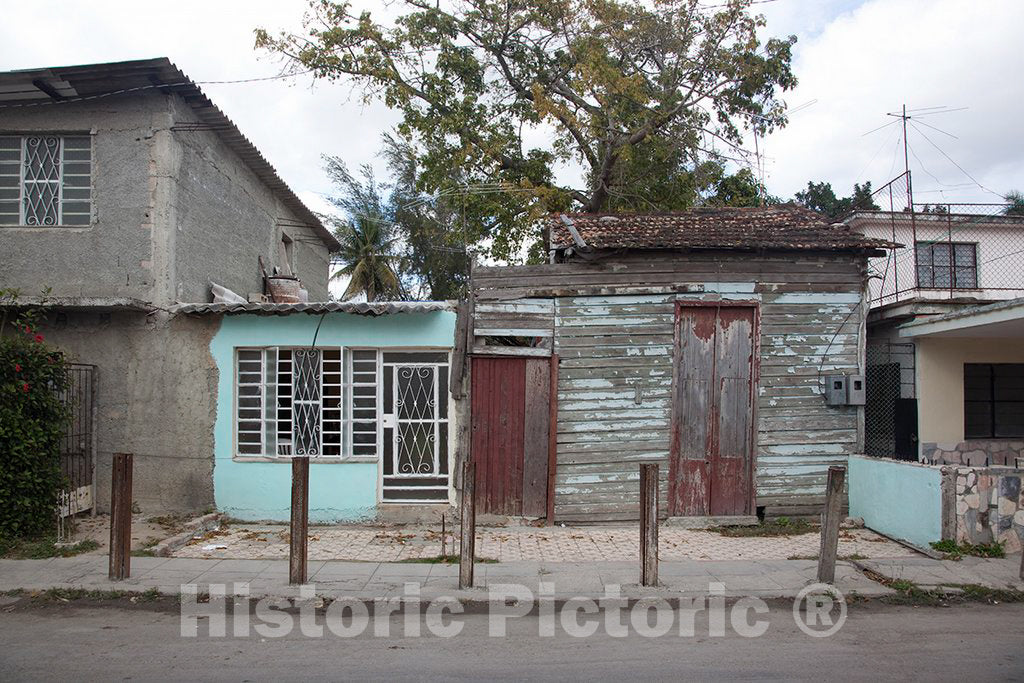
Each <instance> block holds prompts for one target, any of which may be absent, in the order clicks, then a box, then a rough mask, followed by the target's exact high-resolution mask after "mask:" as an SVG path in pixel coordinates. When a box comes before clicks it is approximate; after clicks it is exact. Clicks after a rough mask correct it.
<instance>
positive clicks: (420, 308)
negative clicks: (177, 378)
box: [170, 301, 455, 316]
mask: <svg viewBox="0 0 1024 683" xmlns="http://www.w3.org/2000/svg"><path fill="white" fill-rule="evenodd" d="M170 310H171V312H172V313H176V314H187V315H238V314H243V313H250V314H256V315H290V314H292V313H309V314H316V313H351V314H354V315H370V316H378V315H393V314H395V313H431V312H433V311H454V310H455V303H454V302H451V301H377V302H373V303H368V302H358V303H356V302H351V301H311V302H309V303H300V304H273V303H224V304H178V305H177V306H172V307H171V309H170Z"/></svg>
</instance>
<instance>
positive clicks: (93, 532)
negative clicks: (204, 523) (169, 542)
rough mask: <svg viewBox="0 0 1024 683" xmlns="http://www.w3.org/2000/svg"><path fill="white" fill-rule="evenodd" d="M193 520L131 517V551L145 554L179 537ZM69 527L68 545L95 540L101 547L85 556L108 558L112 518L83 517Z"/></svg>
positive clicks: (171, 517) (186, 517)
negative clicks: (174, 537) (186, 525)
mask: <svg viewBox="0 0 1024 683" xmlns="http://www.w3.org/2000/svg"><path fill="white" fill-rule="evenodd" d="M190 519H191V517H190V516H185V517H175V516H173V515H164V516H153V515H149V514H134V515H132V550H145V549H147V548H150V547H152V546H154V545H156V544H157V543H158V542H160V541H162V540H164V539H165V538H167V537H169V536H173V535H175V534H177V533H180V532H181V531H182V528H183V525H184V523H185V522H187V521H188V520H190ZM70 527H71V528H70V531H69V533H67V534H66V536H65V540H66V542H68V543H80V542H82V541H87V540H92V541H96V542H97V543H99V547H98V548H96V549H95V550H91V551H89V552H88V553H85V554H87V555H106V554H107V552H109V550H110V515H96V516H95V517H90V516H88V515H84V516H81V517H78V518H76V519H75V521H74V523H73V524H71V525H70Z"/></svg>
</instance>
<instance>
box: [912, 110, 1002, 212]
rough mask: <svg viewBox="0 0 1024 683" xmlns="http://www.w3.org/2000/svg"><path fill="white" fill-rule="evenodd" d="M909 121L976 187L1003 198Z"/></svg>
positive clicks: (914, 124)
mask: <svg viewBox="0 0 1024 683" xmlns="http://www.w3.org/2000/svg"><path fill="white" fill-rule="evenodd" d="M909 123H910V125H911V126H913V128H914V130H916V131H917V132H918V133H920V134H921V137H923V138H924V139H925V140H927V141H928V143H929V144H930V145H931V146H932V147H934V148H935V149H937V150H938V151H939V154H941V155H942V156H944V157H946V159H947V160H948V161H949V163H951V164H953V165H954V166H956V167H957V168H958V169H960V172H961V173H963V174H964V175H965V176H967V177H968V178H970V179H971V181H973V182H974V184H975V185H977V186H978V187H980V188H981V189H982V190H984V191H985V192H988V193H989V194H994V195H996V196H997V197H1000V198H1004V197H1003V195H1002V194H1000V193H998V192H995V191H993V190H990V189H989V188H987V187H985V186H984V185H982V184H981V183H980V182H978V180H977V178H975V177H974V176H972V175H971V174H970V173H968V172H967V170H966V169H964V167H963V166H961V165H960V164H958V163H956V162H955V161H954V160H953V158H952V157H951V156H949V155H948V154H946V153H945V152H944V151H943V149H942V148H941V147H939V146H938V145H937V144H935V143H934V142H933V141H932V139H931V138H930V137H928V136H927V135H925V134H924V131H923V130H921V129H920V128H918V127H917V125H916V123H915V122H914V121H913V120H911V121H909Z"/></svg>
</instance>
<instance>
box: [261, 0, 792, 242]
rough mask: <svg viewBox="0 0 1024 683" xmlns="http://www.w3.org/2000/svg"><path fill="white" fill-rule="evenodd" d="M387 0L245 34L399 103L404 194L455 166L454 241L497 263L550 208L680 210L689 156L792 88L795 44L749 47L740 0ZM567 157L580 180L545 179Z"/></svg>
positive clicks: (763, 119)
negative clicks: (373, 8) (483, 247)
mask: <svg viewBox="0 0 1024 683" xmlns="http://www.w3.org/2000/svg"><path fill="white" fill-rule="evenodd" d="M397 4H398V5H400V7H401V9H402V13H401V14H400V15H399V16H398V18H397V19H396V20H395V21H394V22H391V23H389V24H385V23H381V22H378V21H376V18H375V17H374V16H372V15H371V14H370V13H369V12H363V13H360V14H356V13H355V12H353V11H352V10H351V8H350V6H349V5H348V4H347V3H335V2H329V1H327V0H315V1H314V2H312V3H311V6H310V11H309V13H308V15H307V21H306V27H307V30H306V32H305V33H304V34H282V35H279V36H272V35H271V34H270V33H269V32H267V31H266V30H263V29H260V30H258V31H257V45H259V46H261V47H264V48H267V49H270V50H272V51H274V52H276V53H279V54H281V55H284V56H286V57H287V58H289V59H291V60H293V61H294V63H295V64H296V65H301V67H303V68H306V69H310V70H312V71H313V72H314V74H315V75H316V76H317V77H320V78H326V79H332V80H334V79H342V78H344V79H349V80H351V81H353V82H354V83H355V84H356V85H357V87H358V88H360V90H361V92H362V93H363V95H364V96H365V97H366V98H367V99H380V100H382V101H383V102H385V103H386V104H387V105H388V106H389V107H392V108H395V109H397V110H399V111H400V112H401V113H402V116H403V119H402V123H401V124H400V126H399V129H398V132H399V134H400V135H401V136H402V137H403V138H404V140H405V141H407V142H409V143H411V144H413V145H414V146H415V150H416V156H417V159H416V160H417V164H418V168H419V174H418V178H417V183H418V189H419V190H420V191H425V192H431V193H434V192H439V191H442V192H444V191H451V190H453V187H452V186H451V185H450V182H451V169H459V172H460V177H461V180H462V183H463V186H464V188H465V191H464V192H463V193H462V197H461V199H462V203H463V206H462V207H461V208H462V211H463V213H464V215H465V217H466V222H467V225H470V226H473V227H472V230H473V232H474V234H472V235H469V236H468V237H469V238H470V240H471V241H473V242H477V241H480V240H484V239H486V241H487V244H488V245H489V248H490V251H491V254H492V255H493V256H496V257H498V258H509V257H513V258H514V257H515V256H516V255H517V253H518V251H519V249H520V247H521V245H522V243H523V241H524V240H525V239H527V238H529V237H536V236H537V233H536V222H535V221H531V219H536V218H538V217H539V216H541V215H542V214H544V213H546V212H548V211H551V210H560V209H570V208H572V209H577V210H584V211H605V210H609V209H615V210H630V209H633V210H636V209H639V210H650V209H652V208H682V207H683V206H687V205H689V204H691V203H692V201H693V198H694V197H695V196H696V192H695V189H694V188H695V186H698V185H699V184H700V182H701V178H700V175H699V173H698V171H699V169H700V168H701V164H702V163H703V162H704V161H706V160H708V159H716V160H720V159H721V158H722V157H723V156H733V157H735V156H736V155H737V154H740V153H741V152H740V142H741V139H742V136H743V130H744V129H745V128H756V129H757V130H758V132H759V133H762V134H763V133H765V132H767V131H769V130H771V129H773V128H775V127H778V126H782V125H784V124H785V123H786V117H785V109H784V104H783V102H782V101H781V100H780V99H779V97H778V96H779V92H780V91H782V90H786V89H789V88H792V87H793V86H794V85H795V84H796V79H795V78H794V76H793V74H792V72H791V70H790V58H791V48H792V45H793V43H794V42H795V40H796V39H795V38H794V37H789V38H787V39H769V40H767V41H763V42H762V40H761V39H760V37H759V35H758V32H759V29H760V27H761V26H763V24H764V20H763V18H761V17H754V16H751V14H750V13H749V12H748V11H747V10H748V7H749V5H750V4H751V0H723V2H722V3H721V4H719V5H716V6H714V7H711V8H708V7H703V6H702V5H701V4H699V3H698V0H658V1H657V2H652V3H644V2H634V1H631V0H449V1H447V2H444V3H439V2H438V1H437V0H403V1H402V2H399V3H397ZM565 167H568V168H569V172H568V173H559V174H557V175H558V176H559V177H561V176H575V177H578V178H579V181H578V182H575V183H566V182H559V181H558V180H557V178H556V169H564V168H565ZM574 169H576V170H577V172H575V173H573V172H572V171H573V170H574ZM479 188H486V189H489V190H491V191H479Z"/></svg>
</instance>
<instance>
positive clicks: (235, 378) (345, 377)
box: [231, 345, 382, 463]
mask: <svg viewBox="0 0 1024 683" xmlns="http://www.w3.org/2000/svg"><path fill="white" fill-rule="evenodd" d="M308 349H309V347H308V346H294V345H275V346H236V347H235V348H234V354H233V366H232V368H231V372H232V384H233V396H232V410H231V431H232V445H231V458H232V460H235V461H238V462H286V461H289V460H291V459H292V458H294V457H302V456H301V455H299V454H297V453H294V452H293V453H291V454H268V453H267V440H266V423H267V420H268V417H267V416H266V410H267V400H268V389H273V391H275V392H276V389H277V387H278V386H279V383H278V381H277V380H278V377H279V376H280V372H281V371H280V369H279V365H280V363H281V358H280V353H281V352H282V351H295V350H308ZM316 350H318V351H321V359H320V362H321V367H320V392H321V393H320V424H319V429H320V449H319V450H320V451H321V452H320V453H319V454H317V455H310V456H309V457H310V459H311V460H315V461H316V462H322V463H340V462H370V463H377V462H378V461H379V460H380V454H381V434H382V429H381V412H380V411H381V393H380V392H381V390H382V389H381V387H382V384H381V381H380V372H381V357H382V356H381V353H382V349H381V348H378V347H360V346H352V347H349V346H321V345H317V347H316ZM271 351H272V352H273V353H274V356H275V359H274V379H273V381H272V382H271V381H269V380H268V378H267V353H268V352H271ZM324 351H334V352H337V353H338V354H339V356H340V362H341V373H340V384H339V386H340V387H341V407H340V412H341V427H340V429H341V431H340V450H341V453H340V454H339V455H334V454H331V455H325V454H324V453H323V450H324V434H325V429H324V422H325V421H326V420H324V410H325V406H324V403H323V402H324V399H325V397H326V395H325V393H324V386H325V384H324V370H323V363H324V362H325V360H326V359H325V358H324V357H323V354H322V352H324ZM243 352H256V353H259V354H260V360H259V362H260V378H261V379H260V384H259V385H258V386H259V387H260V389H259V392H258V394H257V395H258V397H259V399H260V406H259V411H260V417H259V424H260V431H261V437H260V444H261V451H262V452H261V453H259V454H255V453H241V452H240V451H239V446H240V443H241V440H240V438H239V435H240V433H243V432H244V433H251V432H249V431H246V430H240V428H239V425H240V424H241V423H242V422H251V420H247V419H241V418H240V415H239V410H240V409H242V406H241V405H240V399H241V398H242V394H241V391H240V386H242V383H241V382H240V378H239V376H240V374H241V373H240V370H239V361H240V360H241V354H242V353H243ZM354 352H364V353H365V352H372V353H373V354H374V357H373V363H374V377H375V383H374V384H369V383H364V382H361V383H359V386H360V387H370V386H372V387H373V396H374V407H373V410H374V411H375V413H376V416H375V418H374V419H373V421H372V422H373V425H374V430H375V434H374V442H373V444H372V447H373V453H372V454H369V453H360V454H355V453H353V450H354V442H353V425H354V423H355V420H354V419H353V415H352V411H353V409H354V405H353V402H352V400H353V398H354V397H355V395H354V393H353V391H352V389H353V387H354V385H355V383H354V382H352V381H351V379H350V378H351V376H352V362H353V360H354ZM362 360H363V361H364V362H365V360H367V359H362ZM250 362H253V361H252V360H250ZM293 362H294V361H293ZM327 362H331V361H327ZM293 371H294V366H293ZM292 377H294V375H292ZM245 386H252V384H251V383H246V384H245ZM291 386H292V387H294V383H293V384H291ZM274 395H275V396H276V393H275V394H274ZM250 409H251V408H250ZM363 409H364V410H365V409H366V408H363ZM292 419H293V420H294V412H293V413H292ZM274 422H275V423H278V424H279V423H280V419H279V418H278V417H277V408H275V418H274ZM360 422H362V423H369V422H370V420H366V419H363V420H360ZM292 429H293V432H292V433H293V434H294V424H293V427H292ZM329 433H331V434H334V433H335V432H334V431H333V430H331V431H330V432H329ZM363 433H368V432H367V431H366V430H364V431H363ZM278 434H279V433H278ZM275 443H277V440H276V439H275ZM363 445H364V446H368V445H370V444H366V443H364V444H363Z"/></svg>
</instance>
